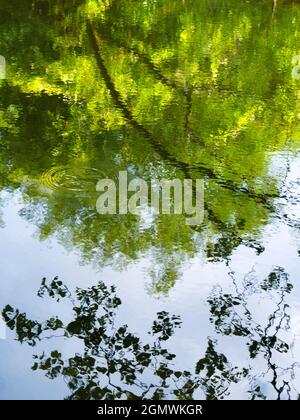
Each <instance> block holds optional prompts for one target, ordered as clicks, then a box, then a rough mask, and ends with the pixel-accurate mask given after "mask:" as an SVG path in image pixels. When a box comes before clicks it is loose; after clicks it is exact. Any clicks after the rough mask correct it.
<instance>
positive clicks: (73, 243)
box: [0, 0, 299, 293]
mask: <svg viewBox="0 0 300 420" xmlns="http://www.w3.org/2000/svg"><path fill="white" fill-rule="evenodd" d="M171 3H172V2H171ZM171 3H170V4H169V5H168V7H167V8H166V6H165V1H164V0H158V1H156V2H154V3H153V4H152V5H151V7H150V6H149V4H148V2H146V3H139V2H135V1H130V0H118V2H113V1H102V0H89V1H84V0H66V1H64V2H59V1H54V2H51V4H49V3H48V2H47V1H32V2H29V1H26V2H25V1H24V2H22V1H20V0H14V1H12V2H10V4H8V3H7V2H5V4H4V2H1V0H0V8H1V11H2V10H3V16H4V17H2V18H1V20H0V24H1V31H2V33H3V37H2V38H3V41H2V40H0V43H1V44H0V48H1V53H2V54H4V55H6V56H7V57H10V59H9V66H8V67H9V78H8V80H7V81H6V82H3V83H1V89H0V130H1V135H0V183H1V184H0V185H1V189H3V188H10V190H15V189H18V188H19V187H21V189H22V192H23V193H24V200H25V201H26V204H25V208H24V209H23V211H22V213H21V214H22V215H23V216H24V217H26V218H27V219H28V220H30V221H32V222H33V223H35V225H36V226H37V228H38V229H39V232H40V237H41V238H43V239H44V238H48V237H50V236H52V235H56V236H58V237H59V240H60V241H61V243H63V244H64V245H65V246H66V247H69V248H71V247H72V248H75V249H78V250H79V252H80V254H81V256H82V258H83V260H84V261H87V262H94V263H96V264H98V265H103V264H116V265H117V266H118V267H120V266H121V267H123V265H125V264H126V263H128V262H130V261H132V260H136V259H138V258H140V257H141V256H143V255H149V254H151V256H152V259H153V265H156V266H158V268H157V269H156V272H155V273H154V272H152V279H153V289H154V291H156V292H164V293H167V292H168V290H169V288H170V287H172V286H173V285H174V284H175V282H176V279H177V278H178V276H179V273H180V268H181V266H182V264H183V262H184V261H185V260H186V259H187V258H191V257H193V256H194V255H195V254H196V253H197V252H198V251H199V250H201V251H203V252H204V253H205V254H206V255H207V256H208V257H209V258H210V259H212V260H220V259H224V258H227V257H228V256H230V254H231V253H232V251H233V250H234V249H235V248H236V247H237V246H239V245H240V244H241V243H244V244H246V245H247V246H253V247H254V248H255V249H256V250H257V251H258V252H261V251H262V247H261V246H260V244H259V243H258V237H259V232H260V228H261V226H262V225H264V224H265V223H267V221H268V219H269V216H270V212H271V211H272V204H273V200H274V197H276V195H277V180H276V179H273V178H271V177H270V176H268V163H269V158H268V152H269V151H277V150H280V149H281V148H282V147H283V146H284V145H285V141H286V138H287V137H290V134H291V132H293V130H294V126H295V122H297V115H298V113H299V110H298V108H297V98H296V95H295V89H294V85H293V81H292V80H291V78H290V68H289V67H288V64H287V63H286V57H287V55H288V54H290V53H291V55H292V52H293V51H294V49H295V48H296V45H297V42H298V40H297V37H296V36H295V25H296V24H295V23H294V22H296V20H297V17H295V15H296V14H297V13H298V12H297V10H294V9H293V8H289V7H286V8H285V9H284V11H283V12H282V13H280V14H276V22H277V24H278V25H279V27H280V29H281V30H280V31H278V30H277V29H276V28H274V27H273V26H271V27H270V28H269V29H268V31H265V30H264V31H263V36H262V35H261V33H262V32H261V31H259V30H257V28H265V24H266V22H269V18H270V8H269V7H268V5H267V4H265V2H261V3H260V4H259V5H257V7H256V8H253V7H250V6H249V5H248V4H244V3H242V2H241V3H240V4H237V2H236V1H233V0H231V1H228V2H226V5H225V4H222V5H220V4H219V3H218V2H213V3H212V2H211V1H210V0H209V1H208V0H207V1H206V0H205V1H201V2H194V1H191V0H188V1H185V2H173V3H172V4H171ZM31 6H32V7H31ZM257 8H259V13H258V12H257ZM29 10H30V12H29ZM1 16H2V13H1ZM179 17H180V18H179ZM286 22H289V24H288V25H287V24H286ZM153 28H155V33H154V32H153ZM20 34H21V35H20ZM270 43H272V45H273V44H274V43H275V45H277V46H278V48H277V53H276V54H275V53H274V50H275V49H274V48H273V49H270ZM16 44H17V45H19V48H18V51H17V52H16V50H15V45H16ZM282 51H283V52H284V53H281V52H282ZM266 62H268V63H269V71H268V72H266V71H265V63H266ZM262 76H264V77H262ZM126 169H129V172H130V174H131V176H132V177H134V176H140V177H143V178H144V179H146V180H150V179H153V178H155V179H157V178H161V177H167V178H174V177H177V178H181V179H183V178H184V177H188V178H193V179H195V178H204V179H205V183H206V190H205V207H206V220H205V226H199V227H197V228H194V229H191V228H190V227H188V228H187V227H186V226H185V219H184V218H183V217H182V218H181V217H171V218H166V217H162V216H157V217H156V218H154V220H153V221H152V223H151V225H150V226H149V225H148V226H146V227H145V225H144V220H142V219H141V218H139V217H132V216H123V217H104V216H103V217H99V216H98V215H97V214H96V209H95V201H96V196H95V185H96V182H97V180H98V179H99V178H102V177H108V178H114V179H115V178H116V176H117V174H118V172H119V170H126ZM152 271H153V270H152Z"/></svg>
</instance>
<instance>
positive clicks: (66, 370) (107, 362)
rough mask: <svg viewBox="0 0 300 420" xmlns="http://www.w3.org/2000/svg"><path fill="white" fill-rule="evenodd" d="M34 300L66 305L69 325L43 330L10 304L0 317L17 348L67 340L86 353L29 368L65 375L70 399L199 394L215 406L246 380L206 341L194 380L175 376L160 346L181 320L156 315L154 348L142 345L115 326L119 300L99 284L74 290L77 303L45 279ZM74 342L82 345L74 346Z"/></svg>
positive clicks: (42, 359)
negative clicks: (70, 308)
mask: <svg viewBox="0 0 300 420" xmlns="http://www.w3.org/2000/svg"><path fill="white" fill-rule="evenodd" d="M38 296H40V297H45V296H48V297H51V298H53V299H56V300H57V301H58V302H59V301H60V300H61V299H69V300H70V301H71V302H72V304H73V312H74V319H73V320H72V321H71V322H70V323H68V324H64V323H63V322H62V321H61V320H60V319H59V318H58V317H52V318H50V319H48V320H47V321H45V322H43V323H40V322H38V321H32V320H30V319H29V318H27V315H26V314H25V313H21V312H19V310H16V309H13V308H12V307H11V306H9V305H7V306H6V307H5V309H4V310H3V317H4V320H5V321H6V323H7V326H8V327H9V328H10V329H11V330H14V331H15V332H16V336H17V339H18V341H19V342H21V343H27V344H28V345H29V346H32V347H34V346H35V345H36V344H37V343H38V342H40V341H43V340H46V339H50V338H51V339H55V337H64V338H65V339H72V340H73V342H74V346H78V348H83V350H82V352H81V353H76V354H75V355H74V356H73V357H70V358H68V359H65V358H64V357H63V355H62V354H61V353H60V352H59V351H57V350H54V351H52V352H51V353H50V355H46V354H45V353H43V354H42V355H35V356H34V364H33V366H32V369H33V370H37V369H39V370H42V371H44V372H45V374H46V376H47V377H48V378H50V379H54V378H57V377H60V376H62V377H63V378H64V380H65V381H66V383H67V385H68V387H69V389H70V391H71V394H70V396H69V397H68V398H69V399H84V400H87V399H119V398H124V397H125V398H127V399H163V398H165V397H168V396H173V397H175V398H178V399H193V396H194V394H195V392H196V391H197V390H198V389H202V391H203V392H204V393H205V395H206V397H207V398H208V399H217V398H224V395H226V392H227V390H228V388H229V385H230V384H231V383H232V382H238V380H240V379H241V378H242V377H244V376H245V375H246V374H247V370H246V369H244V370H242V371H239V370H238V369H237V368H233V367H232V366H231V365H230V364H229V362H228V360H227V359H226V357H225V356H224V355H223V354H219V353H218V352H217V351H216V349H215V345H216V343H215V342H214V341H212V340H210V339H209V341H208V347H207V350H206V353H205V356H204V357H203V358H202V359H201V360H199V362H198V363H197V366H196V369H195V373H194V374H192V373H191V372H188V371H180V370H176V369H175V368H174V366H173V362H172V361H173V360H174V359H175V357H176V356H175V355H174V354H172V353H170V352H169V351H168V350H167V349H166V348H165V347H164V343H165V342H166V341H168V340H169V338H170V337H172V335H173V334H174V331H175V329H176V328H178V327H180V324H181V321H180V319H179V317H177V316H170V315H169V314H168V313H167V312H164V311H162V312H159V313H158V314H157V319H156V320H155V321H154V322H153V325H152V328H151V331H150V332H149V334H150V336H151V342H150V343H147V344H144V343H143V342H142V340H141V339H140V338H139V337H137V336H136V335H134V334H132V333H131V332H130V331H129V328H128V326H127V325H121V326H119V325H118V322H117V318H116V311H117V309H118V307H119V306H120V305H121V301H120V299H119V298H118V297H117V296H116V293H115V288H114V287H111V288H108V287H106V286H105V285H104V283H99V284H98V285H97V286H94V287H91V288H90V289H87V290H83V289H77V290H76V299H74V298H73V296H72V295H71V293H70V292H69V290H68V288H67V287H66V286H64V285H63V283H62V282H61V281H60V280H58V278H55V279H54V280H53V281H52V282H51V284H50V285H47V284H46V281H45V279H44V280H43V282H42V286H41V288H40V290H39V292H38ZM76 340H77V344H76ZM78 341H79V342H81V344H82V345H78Z"/></svg>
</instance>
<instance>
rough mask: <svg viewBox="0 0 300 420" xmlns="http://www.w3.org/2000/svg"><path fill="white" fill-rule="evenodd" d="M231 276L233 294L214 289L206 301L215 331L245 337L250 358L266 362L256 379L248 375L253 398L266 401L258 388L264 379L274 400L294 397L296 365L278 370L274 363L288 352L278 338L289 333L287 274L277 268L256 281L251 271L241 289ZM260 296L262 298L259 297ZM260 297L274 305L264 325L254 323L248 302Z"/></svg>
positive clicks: (285, 344) (286, 345)
mask: <svg viewBox="0 0 300 420" xmlns="http://www.w3.org/2000/svg"><path fill="white" fill-rule="evenodd" d="M230 275H231V277H232V280H233V285H234V288H235V293H224V292H223V291H222V289H216V290H215V291H214V292H213V293H212V294H211V296H210V298H209V299H208V303H209V305H210V312H211V318H210V320H211V322H212V323H213V324H214V326H215V329H216V332H217V333H218V334H223V335H224V336H236V337H241V338H243V337H245V338H246V339H247V348H248V352H249V357H250V359H251V360H253V359H256V358H260V357H263V359H264V360H265V362H266V372H263V373H262V374H261V375H258V376H256V375H249V380H250V383H251V390H250V391H249V392H250V393H251V395H252V398H253V399H256V398H266V396H265V395H264V394H263V391H262V389H261V386H260V385H259V383H260V382H261V381H263V380H264V381H266V382H267V383H269V384H271V386H272V389H273V392H274V393H275V398H277V399H285V398H289V399H290V398H293V396H295V389H294V388H293V378H294V370H295V368H296V367H298V365H297V363H293V364H292V365H291V366H290V367H281V366H280V365H279V364H278V361H277V360H278V354H283V353H288V352H290V350H291V344H289V343H287V342H286V341H285V340H284V339H282V338H280V335H282V333H283V332H288V331H289V329H290V324H289V323H290V316H289V305H288V304H287V303H286V297H287V294H289V293H290V292H291V290H292V288H293V286H292V284H291V283H290V282H289V276H288V274H287V273H286V272H285V271H284V269H282V268H280V267H278V268H275V269H274V270H273V271H272V272H271V273H270V274H269V276H268V277H267V278H266V279H265V280H263V281H258V280H257V279H256V277H255V276H254V273H252V272H251V273H250V274H249V275H247V276H246V277H245V279H244V281H243V284H242V286H239V285H238V282H237V280H236V279H235V277H234V273H233V272H232V271H231V272H230ZM262 293H263V295H265V296H261V294H262ZM262 297H268V298H270V299H271V302H272V303H273V306H274V309H273V311H272V312H271V313H270V314H269V315H268V317H267V322H266V325H265V326H264V325H263V324H262V323H261V322H258V321H255V314H253V313H252V312H253V310H252V312H251V309H249V308H250V304H251V299H252V304H253V298H255V299H259V298H262ZM254 312H255V311H254ZM296 392H297V391H296Z"/></svg>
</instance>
